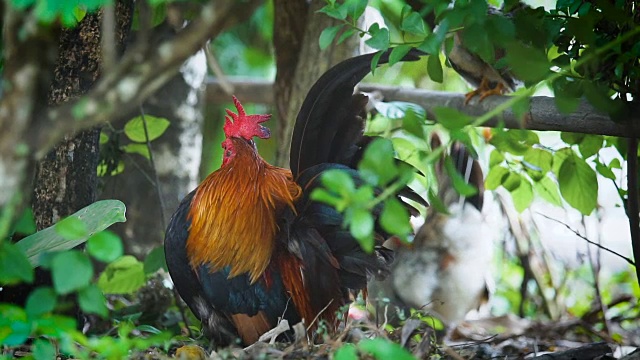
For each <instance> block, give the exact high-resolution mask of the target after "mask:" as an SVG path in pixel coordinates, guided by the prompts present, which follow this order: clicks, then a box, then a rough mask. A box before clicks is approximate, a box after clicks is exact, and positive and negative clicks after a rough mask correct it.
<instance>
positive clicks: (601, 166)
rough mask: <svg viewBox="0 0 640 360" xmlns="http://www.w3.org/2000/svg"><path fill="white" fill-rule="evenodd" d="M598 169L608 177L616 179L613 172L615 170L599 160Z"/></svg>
mask: <svg viewBox="0 0 640 360" xmlns="http://www.w3.org/2000/svg"><path fill="white" fill-rule="evenodd" d="M596 171H597V172H598V173H599V174H600V175H602V176H604V177H606V178H607V179H611V180H615V179H616V175H615V174H614V173H613V171H612V170H611V169H609V168H608V167H607V166H605V165H604V164H602V163H601V162H599V161H597V162H596Z"/></svg>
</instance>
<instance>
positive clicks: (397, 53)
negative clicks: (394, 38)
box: [389, 45, 412, 66]
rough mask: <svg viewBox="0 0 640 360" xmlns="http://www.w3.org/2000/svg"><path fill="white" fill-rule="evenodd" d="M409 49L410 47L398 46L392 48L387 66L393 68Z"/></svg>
mask: <svg viewBox="0 0 640 360" xmlns="http://www.w3.org/2000/svg"><path fill="white" fill-rule="evenodd" d="M411 48H412V47H411V45H399V46H396V47H394V48H393V49H392V50H391V54H389V66H393V65H394V64H396V63H397V62H398V61H401V60H402V59H403V58H404V56H405V55H407V53H408V52H409V50H411Z"/></svg>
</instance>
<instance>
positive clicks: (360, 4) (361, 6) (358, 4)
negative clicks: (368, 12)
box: [341, 0, 368, 20]
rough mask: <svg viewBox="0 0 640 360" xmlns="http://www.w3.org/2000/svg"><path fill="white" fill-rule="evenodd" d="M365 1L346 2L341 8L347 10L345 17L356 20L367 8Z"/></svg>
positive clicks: (351, 0) (353, 0) (347, 0)
mask: <svg viewBox="0 0 640 360" xmlns="http://www.w3.org/2000/svg"><path fill="white" fill-rule="evenodd" d="M367 3H368V1H367V0H346V1H345V2H344V3H343V4H342V6H341V7H345V8H346V9H347V15H348V16H349V17H350V18H351V19H353V20H358V19H359V18H360V16H362V14H363V13H364V10H365V9H366V8H367Z"/></svg>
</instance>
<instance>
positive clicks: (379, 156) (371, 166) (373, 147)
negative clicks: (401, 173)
mask: <svg viewBox="0 0 640 360" xmlns="http://www.w3.org/2000/svg"><path fill="white" fill-rule="evenodd" d="M393 155H394V152H393V144H392V143H391V140H389V139H384V138H377V139H375V140H373V141H372V142H371V143H370V144H369V145H368V146H367V148H366V149H365V151H364V155H363V157H362V160H361V161H360V164H358V169H359V170H360V176H362V178H363V179H364V180H365V181H367V182H368V183H369V184H371V185H374V186H375V185H378V186H384V185H386V184H388V183H389V182H390V181H391V180H393V179H394V178H395V177H396V176H397V175H398V168H397V166H396V164H395V158H394V156H393Z"/></svg>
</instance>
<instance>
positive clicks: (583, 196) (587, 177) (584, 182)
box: [558, 154, 598, 215]
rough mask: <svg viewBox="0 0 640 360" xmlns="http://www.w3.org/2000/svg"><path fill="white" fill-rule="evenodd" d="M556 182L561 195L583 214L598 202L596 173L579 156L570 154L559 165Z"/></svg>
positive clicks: (591, 209) (589, 212) (592, 208)
mask: <svg viewBox="0 0 640 360" xmlns="http://www.w3.org/2000/svg"><path fill="white" fill-rule="evenodd" d="M558 183H559V185H560V193H561V194H562V197H563V198H564V199H565V200H566V201H567V203H569V205H571V206H572V207H574V208H575V209H577V210H578V211H580V212H581V213H582V214H583V215H589V214H591V212H592V211H593V210H594V209H595V208H596V205H597V203H598V181H597V178H596V173H595V171H593V169H592V168H591V167H590V166H589V165H587V163H586V162H585V161H584V160H583V159H582V158H580V157H578V156H576V155H575V154H572V155H571V156H568V157H567V158H566V159H565V160H564V161H563V162H562V165H561V166H560V170H559V172H558Z"/></svg>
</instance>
